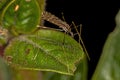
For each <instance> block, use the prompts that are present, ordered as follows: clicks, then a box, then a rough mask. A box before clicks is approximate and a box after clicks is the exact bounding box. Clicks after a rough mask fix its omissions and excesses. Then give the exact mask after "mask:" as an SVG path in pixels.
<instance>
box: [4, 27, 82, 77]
mask: <svg viewBox="0 0 120 80" xmlns="http://www.w3.org/2000/svg"><path fill="white" fill-rule="evenodd" d="M5 56H6V59H7V58H11V60H7V61H8V63H10V64H11V65H12V66H14V67H16V68H20V69H32V70H41V71H53V72H58V73H62V74H69V75H72V74H73V73H74V71H75V70H76V66H75V65H77V63H78V62H79V61H80V60H81V59H83V57H84V52H83V50H82V47H81V46H80V45H79V43H77V42H76V41H75V40H74V39H73V38H72V37H70V36H68V35H65V34H64V33H62V32H59V31H55V30H43V29H42V30H39V31H38V32H36V33H35V34H33V35H22V36H19V37H17V38H14V39H13V40H12V41H11V42H10V44H9V45H8V46H7V48H6V50H5Z"/></svg>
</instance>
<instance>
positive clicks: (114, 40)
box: [92, 11, 120, 80]
mask: <svg viewBox="0 0 120 80" xmlns="http://www.w3.org/2000/svg"><path fill="white" fill-rule="evenodd" d="M92 80H120V11H119V13H118V14H117V16H116V28H115V30H114V31H113V32H112V33H111V34H110V35H109V36H108V38H107V41H106V43H105V46H104V49H103V53H102V56H101V58H100V61H99V64H98V65H97V69H96V71H95V73H94V75H93V77H92Z"/></svg>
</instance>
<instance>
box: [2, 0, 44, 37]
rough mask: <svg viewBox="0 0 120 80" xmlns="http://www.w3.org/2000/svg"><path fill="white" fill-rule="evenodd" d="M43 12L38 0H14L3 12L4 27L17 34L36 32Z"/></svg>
mask: <svg viewBox="0 0 120 80" xmlns="http://www.w3.org/2000/svg"><path fill="white" fill-rule="evenodd" d="M41 13H42V12H41V11H40V6H39V5H38V2H37V1H36V0H12V1H11V2H9V4H8V5H7V6H6V7H5V9H4V11H3V12H2V19H1V20H2V27H4V28H7V29H9V30H10V31H12V33H13V34H15V35H17V34H19V33H23V34H24V33H25V34H27V33H31V32H34V31H35V30H36V29H37V25H38V24H39V22H40V17H41Z"/></svg>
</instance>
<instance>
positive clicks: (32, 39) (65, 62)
mask: <svg viewBox="0 0 120 80" xmlns="http://www.w3.org/2000/svg"><path fill="white" fill-rule="evenodd" d="M44 7H45V1H44V0H1V1H0V48H1V50H0V54H1V57H0V80H28V79H29V80H42V79H43V80H87V59H86V55H85V52H84V50H83V48H82V46H81V45H80V44H79V43H78V42H77V41H76V40H75V39H74V38H73V37H72V36H73V34H72V32H71V30H70V26H69V25H68V24H67V23H66V22H64V21H62V20H60V19H59V18H57V17H56V16H54V15H52V14H51V13H49V12H46V11H45V10H44ZM43 20H46V21H49V22H51V23H53V24H55V25H58V26H59V27H60V28H62V29H63V30H64V31H65V32H67V33H70V35H68V34H65V33H63V32H60V31H58V30H55V29H51V28H46V27H44V23H43ZM116 26H117V27H116V29H115V30H114V32H112V33H111V34H110V35H109V36H108V39H107V41H106V44H105V47H104V49H103V53H102V56H101V58H100V61H99V64H98V67H97V68H96V71H95V73H94V74H93V77H92V80H119V79H120V76H119V74H120V59H119V55H120V50H119V47H120V46H119V41H120V40H119V39H120V36H119V33H120V31H119V30H120V27H119V26H120V12H119V13H118V15H117V16H116ZM76 31H77V30H76ZM77 33H78V32H77ZM79 37H80V36H79ZM80 38H81V37H80ZM113 64H114V65H113ZM41 76H42V77H41Z"/></svg>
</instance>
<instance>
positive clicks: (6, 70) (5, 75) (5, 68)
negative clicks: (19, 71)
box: [0, 57, 12, 80]
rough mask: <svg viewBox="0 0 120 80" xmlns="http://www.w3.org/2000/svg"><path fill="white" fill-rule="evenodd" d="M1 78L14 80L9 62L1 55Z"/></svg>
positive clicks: (0, 79) (1, 79) (2, 79)
mask: <svg viewBox="0 0 120 80" xmlns="http://www.w3.org/2000/svg"><path fill="white" fill-rule="evenodd" d="M0 80H12V78H11V74H10V71H9V68H8V66H7V64H6V63H5V62H4V60H3V59H2V58H1V57H0Z"/></svg>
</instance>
